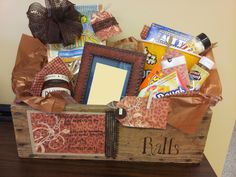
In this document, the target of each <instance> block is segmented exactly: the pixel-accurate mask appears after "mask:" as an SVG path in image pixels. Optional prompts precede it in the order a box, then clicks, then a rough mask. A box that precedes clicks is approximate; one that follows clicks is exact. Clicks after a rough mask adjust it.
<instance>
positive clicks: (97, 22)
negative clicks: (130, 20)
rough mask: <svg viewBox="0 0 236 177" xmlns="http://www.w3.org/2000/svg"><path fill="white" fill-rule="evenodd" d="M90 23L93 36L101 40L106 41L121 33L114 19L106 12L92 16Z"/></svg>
mask: <svg viewBox="0 0 236 177" xmlns="http://www.w3.org/2000/svg"><path fill="white" fill-rule="evenodd" d="M91 23H92V27H93V30H94V32H95V34H96V35H97V37H99V38H100V39H101V40H107V39H108V38H110V37H112V36H114V35H117V34H119V33H120V32H121V28H120V27H119V25H118V22H117V21H116V19H115V17H113V16H112V15H111V14H110V13H108V12H106V11H103V12H98V13H96V14H94V15H93V16H92V19H91Z"/></svg>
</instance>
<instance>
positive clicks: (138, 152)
mask: <svg viewBox="0 0 236 177" xmlns="http://www.w3.org/2000/svg"><path fill="white" fill-rule="evenodd" d="M109 109H110V108H109V107H108V106H86V105H70V106H67V108H66V110H67V111H70V112H76V111H78V112H100V113H101V112H105V111H106V110H109ZM27 110H32V109H30V108H29V107H27V106H24V105H12V116H13V122H14V129H15V136H16V142H17V148H18V154H19V156H20V157H33V158H59V159H90V160H116V161H146V162H165V163H167V162H168V163H169V162H174V163H200V161H201V159H202V157H203V151H204V147H205V143H206V139H207V134H208V130H209V126H210V122H211V116H212V111H211V110H209V111H208V112H207V114H206V115H205V116H204V118H203V120H202V122H201V125H200V127H199V129H198V131H197V132H196V133H195V134H193V135H187V134H184V133H182V132H181V131H179V130H177V129H175V128H173V127H171V126H169V125H168V126H167V129H166V130H157V129H140V128H128V127H123V126H119V139H118V147H117V148H118V154H117V157H116V159H112V158H109V159H108V158H106V157H104V156H96V155H93V156H91V155H89V156H86V155H48V154H37V155H36V154H34V155H33V153H32V147H31V142H30V135H29V127H28V122H27Z"/></svg>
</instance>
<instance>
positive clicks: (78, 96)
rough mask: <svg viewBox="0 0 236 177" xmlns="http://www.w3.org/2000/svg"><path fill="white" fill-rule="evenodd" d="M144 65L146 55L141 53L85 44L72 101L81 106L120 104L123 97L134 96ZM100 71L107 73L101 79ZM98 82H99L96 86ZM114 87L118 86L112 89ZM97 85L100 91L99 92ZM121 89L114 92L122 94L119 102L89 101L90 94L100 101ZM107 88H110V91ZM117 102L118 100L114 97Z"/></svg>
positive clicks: (136, 93)
mask: <svg viewBox="0 0 236 177" xmlns="http://www.w3.org/2000/svg"><path fill="white" fill-rule="evenodd" d="M144 62H145V55H144V54H143V53H141V52H134V51H128V50H123V49H118V48H113V47H108V46H104V45H99V44H94V43H89V42H86V43H85V46H84V51H83V56H82V60H81V65H80V71H79V74H78V78H77V83H76V87H75V93H74V98H75V100H76V101H77V102H78V103H82V104H108V103H109V102H112V101H119V100H120V99H121V98H122V97H124V96H137V95H138V92H139V85H140V84H141V82H142V78H143V68H144ZM102 69H104V71H103V70H102ZM108 71H109V72H108ZM113 71H114V72H113ZM101 72H103V74H106V75H103V76H104V79H102V78H101V77H103V76H100V75H101ZM106 72H107V73H106ZM117 73H118V74H117ZM107 75H109V76H107ZM119 75H120V77H119ZM98 77H100V78H98ZM111 78H112V79H111ZM113 78H114V80H113ZM99 79H100V80H99ZM116 79H117V80H116ZM101 80H102V81H101ZM97 81H99V82H101V83H99V84H98V83H97ZM121 83H123V85H122V84H121ZM116 84H119V85H117V86H115V85H116ZM98 86H99V87H102V88H99V89H98ZM120 86H121V88H119V89H118V90H119V91H118V93H114V94H116V95H119V94H121V96H120V98H119V100H109V101H108V100H107V102H104V100H103V102H102V101H101V103H100V102H95V103H93V102H92V103H91V101H90V100H94V99H93V98H94V97H92V96H91V95H96V96H97V95H99V96H100V98H103V97H104V96H105V97H106V95H107V94H108V93H111V92H114V90H116V87H120ZM112 87H113V88H112ZM108 89H110V90H109V92H108ZM94 90H95V91H94ZM103 90H104V92H103ZM119 92H121V93H119ZM91 97H92V98H91ZM116 99H118V98H117V97H116Z"/></svg>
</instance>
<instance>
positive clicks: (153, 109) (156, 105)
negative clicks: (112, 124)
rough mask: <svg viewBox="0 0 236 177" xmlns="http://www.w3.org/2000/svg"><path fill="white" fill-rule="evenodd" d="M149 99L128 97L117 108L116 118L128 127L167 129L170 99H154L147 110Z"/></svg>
mask: <svg viewBox="0 0 236 177" xmlns="http://www.w3.org/2000/svg"><path fill="white" fill-rule="evenodd" d="M147 104H148V98H140V97H135V96H126V97H124V98H123V99H122V100H121V101H120V102H118V103H117V105H116V107H117V108H119V109H117V112H116V118H117V120H118V121H119V122H120V123H121V124H122V125H123V126H127V127H137V128H156V129H165V128H166V124H167V117H168V113H169V99H168V98H161V99H152V102H151V105H150V108H149V109H148V108H147Z"/></svg>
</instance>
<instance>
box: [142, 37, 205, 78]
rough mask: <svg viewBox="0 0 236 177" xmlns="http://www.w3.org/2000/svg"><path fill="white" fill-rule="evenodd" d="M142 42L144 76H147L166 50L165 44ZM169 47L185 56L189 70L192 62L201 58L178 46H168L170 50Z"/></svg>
mask: <svg viewBox="0 0 236 177" xmlns="http://www.w3.org/2000/svg"><path fill="white" fill-rule="evenodd" d="M142 42H143V45H144V53H145V54H146V56H147V58H146V62H145V66H144V70H145V76H147V75H148V74H149V72H150V71H151V70H152V69H153V68H154V66H155V65H156V64H158V63H159V64H160V62H161V59H162V57H163V56H164V55H165V52H166V45H163V44H156V43H151V42H147V41H142ZM171 49H173V50H177V51H178V52H179V53H181V54H182V55H184V56H185V58H186V64H187V68H188V70H190V69H191V68H192V67H193V65H194V64H196V63H198V61H199V60H200V58H201V57H200V56H199V55H196V54H193V53H189V52H186V51H184V50H182V49H179V48H175V47H170V50H171Z"/></svg>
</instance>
